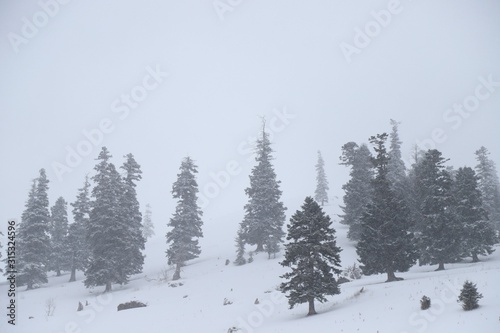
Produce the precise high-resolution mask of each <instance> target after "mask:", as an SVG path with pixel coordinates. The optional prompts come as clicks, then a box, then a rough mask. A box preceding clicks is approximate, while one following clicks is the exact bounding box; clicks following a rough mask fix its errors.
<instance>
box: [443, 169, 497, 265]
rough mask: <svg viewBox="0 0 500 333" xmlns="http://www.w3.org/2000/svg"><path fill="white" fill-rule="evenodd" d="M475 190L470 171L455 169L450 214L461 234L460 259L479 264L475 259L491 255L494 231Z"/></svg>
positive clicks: (473, 174)
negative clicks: (461, 251)
mask: <svg viewBox="0 0 500 333" xmlns="http://www.w3.org/2000/svg"><path fill="white" fill-rule="evenodd" d="M478 187H479V186H478V177H477V176H476V173H475V172H474V170H472V168H468V167H465V168H460V169H458V172H457V174H456V177H455V182H454V183H453V195H454V198H455V206H454V207H453V210H454V213H455V215H456V219H457V222H458V223H459V225H460V227H461V231H462V235H461V240H462V241H461V245H462V249H463V252H464V256H472V261H473V262H478V261H479V258H478V255H489V254H492V253H493V252H494V251H495V250H494V248H493V245H495V244H496V243H497V242H498V239H497V237H496V232H495V229H494V227H493V225H492V224H491V223H490V221H488V215H487V213H486V211H485V210H484V209H483V203H482V199H481V192H480V191H479V188H478Z"/></svg>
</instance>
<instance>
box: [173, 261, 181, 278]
mask: <svg viewBox="0 0 500 333" xmlns="http://www.w3.org/2000/svg"><path fill="white" fill-rule="evenodd" d="M180 278H181V264H180V263H178V264H176V265H175V273H174V276H173V277H172V280H174V281H175V280H179V279H180Z"/></svg>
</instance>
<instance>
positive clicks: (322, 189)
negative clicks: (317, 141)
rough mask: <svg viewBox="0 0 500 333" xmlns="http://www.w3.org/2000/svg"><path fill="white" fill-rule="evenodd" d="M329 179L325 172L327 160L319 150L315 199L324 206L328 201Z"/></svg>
mask: <svg viewBox="0 0 500 333" xmlns="http://www.w3.org/2000/svg"><path fill="white" fill-rule="evenodd" d="M329 189H330V188H329V187H328V180H327V179H326V173H325V161H324V160H323V156H321V152H320V151H318V163H317V164H316V191H315V192H314V199H315V200H316V201H317V202H319V203H321V206H324V205H325V203H328V190H329Z"/></svg>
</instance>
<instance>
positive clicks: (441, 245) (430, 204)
mask: <svg viewBox="0 0 500 333" xmlns="http://www.w3.org/2000/svg"><path fill="white" fill-rule="evenodd" d="M446 161H447V160H445V159H444V158H443V157H442V154H441V152H439V151H438V150H436V149H432V150H429V151H427V153H426V154H425V157H424V159H423V160H422V162H421V163H420V164H418V165H417V166H416V168H415V177H416V187H417V189H416V190H417V192H418V193H419V196H420V197H421V200H422V202H421V207H420V209H421V213H422V221H421V225H420V230H419V231H418V234H419V240H418V242H419V247H420V264H421V265H425V264H431V265H433V264H438V265H439V267H438V269H437V270H443V269H444V264H445V263H447V262H454V261H456V260H458V259H460V235H461V231H460V228H459V224H458V223H457V221H456V218H455V216H454V214H453V209H452V208H453V206H454V204H455V203H454V200H453V196H452V191H451V187H452V179H451V175H450V173H449V172H448V171H447V170H446V167H445V166H444V163H445V162H446Z"/></svg>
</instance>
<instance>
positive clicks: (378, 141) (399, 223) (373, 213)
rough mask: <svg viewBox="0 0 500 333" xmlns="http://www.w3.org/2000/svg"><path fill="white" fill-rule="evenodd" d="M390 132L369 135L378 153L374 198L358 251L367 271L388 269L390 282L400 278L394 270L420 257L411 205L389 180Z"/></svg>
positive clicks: (407, 266) (379, 271) (368, 272)
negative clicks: (411, 221)
mask: <svg viewBox="0 0 500 333" xmlns="http://www.w3.org/2000/svg"><path fill="white" fill-rule="evenodd" d="M386 140H387V134H385V133H384V134H379V135H377V136H373V137H371V138H370V142H371V143H372V144H373V145H374V149H375V152H376V157H375V158H373V165H374V167H375V173H376V175H375V178H374V179H373V180H372V186H373V198H372V201H371V202H370V204H369V205H368V207H367V211H366V212H365V214H364V215H363V217H362V218H361V221H362V232H361V239H360V240H359V242H358V244H357V246H356V252H357V253H358V255H359V257H360V262H361V263H362V265H361V269H362V270H363V273H364V274H366V275H371V274H377V273H386V274H387V282H391V281H397V280H401V278H398V277H396V275H395V272H405V271H407V270H408V269H409V268H410V267H411V266H412V265H413V264H415V262H416V259H417V251H416V249H415V247H414V244H413V243H414V242H413V236H412V234H411V233H410V231H409V224H408V216H409V209H408V207H407V206H406V202H405V200H404V199H403V198H401V197H399V196H398V195H396V193H395V191H394V190H393V189H392V188H391V183H390V181H389V177H388V173H389V168H388V165H389V160H390V157H389V154H388V153H387V150H386V148H385V142H386Z"/></svg>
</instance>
